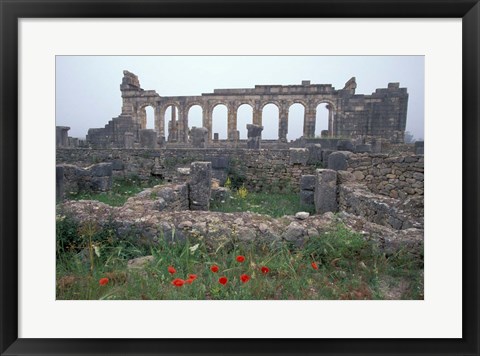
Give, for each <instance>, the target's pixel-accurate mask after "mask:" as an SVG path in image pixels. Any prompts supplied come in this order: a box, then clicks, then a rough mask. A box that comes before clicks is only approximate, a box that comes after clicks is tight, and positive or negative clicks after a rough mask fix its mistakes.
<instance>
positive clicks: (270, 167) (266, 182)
mask: <svg viewBox="0 0 480 356" xmlns="http://www.w3.org/2000/svg"><path fill="white" fill-rule="evenodd" d="M309 155H310V152H309V150H306V149H302V150H300V151H298V150H247V149H214V148H210V149H185V148H177V149H81V148H78V149H57V164H62V163H69V164H75V165H79V166H82V167H87V166H89V165H91V164H94V163H99V162H111V163H112V169H113V175H114V176H126V177H128V176H129V175H134V176H138V177H140V178H141V179H148V178H149V177H151V176H152V175H155V176H158V177H163V178H164V179H165V180H166V181H167V182H182V181H185V177H183V174H182V172H181V171H179V170H178V168H181V167H184V168H188V167H190V163H192V162H195V161H206V162H211V163H212V175H213V177H214V178H217V179H219V180H220V182H221V183H222V184H223V183H224V181H225V179H226V177H227V174H228V175H230V176H233V177H235V178H236V179H238V182H239V183H241V182H242V180H243V182H244V183H245V185H246V187H247V188H248V189H254V188H255V189H256V190H269V191H299V188H300V177H301V176H302V175H305V174H314V172H315V169H316V168H318V165H317V164H310V163H309V162H308V157H309Z"/></svg>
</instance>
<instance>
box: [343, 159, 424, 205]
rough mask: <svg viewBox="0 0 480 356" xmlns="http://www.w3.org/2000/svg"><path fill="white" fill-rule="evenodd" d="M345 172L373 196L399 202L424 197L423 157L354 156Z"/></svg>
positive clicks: (348, 161)
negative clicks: (393, 199) (365, 187)
mask: <svg viewBox="0 0 480 356" xmlns="http://www.w3.org/2000/svg"><path fill="white" fill-rule="evenodd" d="M346 170H347V171H348V172H351V173H352V174H353V175H354V176H355V179H356V180H357V181H359V182H361V183H364V184H365V185H366V186H367V187H368V189H370V191H372V192H374V193H377V194H381V195H386V196H389V197H391V198H399V199H406V198H407V197H409V196H423V192H424V187H423V180H424V175H423V171H424V157H423V155H400V156H390V155H385V154H351V155H349V156H348V158H347V168H346Z"/></svg>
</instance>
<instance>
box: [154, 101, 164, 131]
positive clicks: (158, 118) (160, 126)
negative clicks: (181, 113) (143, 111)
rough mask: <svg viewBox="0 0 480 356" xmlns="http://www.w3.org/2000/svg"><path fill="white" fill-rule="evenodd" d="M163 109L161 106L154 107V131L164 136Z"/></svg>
mask: <svg viewBox="0 0 480 356" xmlns="http://www.w3.org/2000/svg"><path fill="white" fill-rule="evenodd" d="M164 116H165V111H164V110H163V108H162V107H160V106H157V107H155V120H154V123H155V131H156V132H157V136H158V137H165V120H164V119H165V118H164Z"/></svg>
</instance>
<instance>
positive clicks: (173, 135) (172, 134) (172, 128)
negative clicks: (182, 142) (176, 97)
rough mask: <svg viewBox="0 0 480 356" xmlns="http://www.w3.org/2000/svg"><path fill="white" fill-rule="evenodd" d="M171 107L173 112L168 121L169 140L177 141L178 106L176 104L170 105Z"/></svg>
mask: <svg viewBox="0 0 480 356" xmlns="http://www.w3.org/2000/svg"><path fill="white" fill-rule="evenodd" d="M170 107H171V108H172V109H171V110H172V113H171V118H170V121H169V122H168V142H176V141H177V140H178V129H177V107H176V106H175V105H170ZM166 109H168V107H167V108H166Z"/></svg>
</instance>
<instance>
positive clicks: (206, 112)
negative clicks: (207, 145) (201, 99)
mask: <svg viewBox="0 0 480 356" xmlns="http://www.w3.org/2000/svg"><path fill="white" fill-rule="evenodd" d="M202 116H203V117H202V119H203V127H205V128H206V129H207V130H208V136H207V137H208V142H211V141H212V135H213V133H212V109H211V108H210V105H208V104H204V106H203V115H202Z"/></svg>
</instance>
